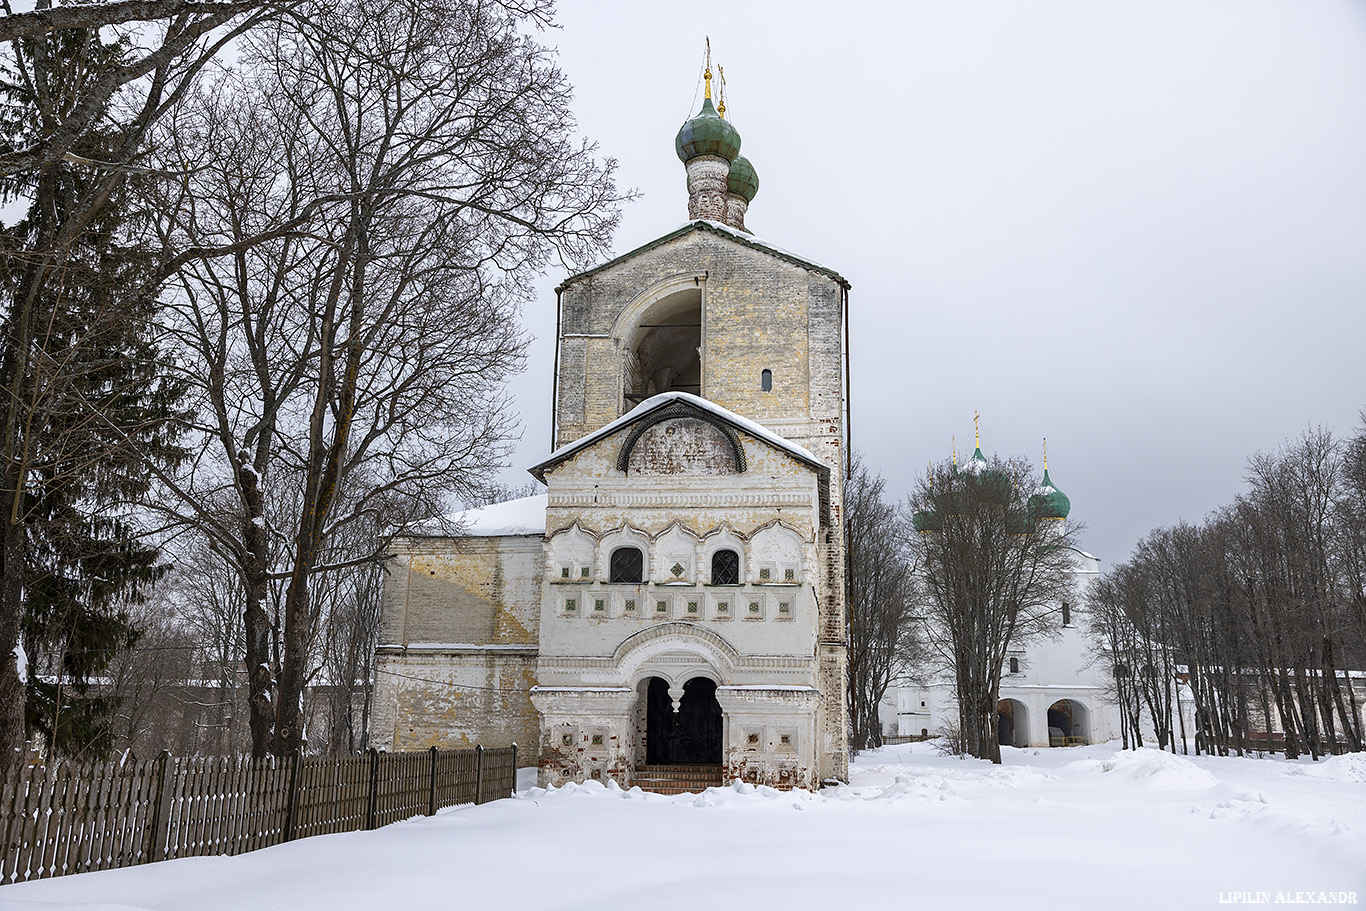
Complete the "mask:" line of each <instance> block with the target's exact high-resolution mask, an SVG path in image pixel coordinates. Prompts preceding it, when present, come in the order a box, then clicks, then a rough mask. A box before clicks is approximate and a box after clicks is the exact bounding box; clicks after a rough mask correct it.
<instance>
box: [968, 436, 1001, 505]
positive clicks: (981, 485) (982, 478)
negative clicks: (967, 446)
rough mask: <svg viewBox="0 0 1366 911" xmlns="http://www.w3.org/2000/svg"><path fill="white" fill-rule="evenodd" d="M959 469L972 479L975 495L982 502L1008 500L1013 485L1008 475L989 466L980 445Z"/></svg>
mask: <svg viewBox="0 0 1366 911" xmlns="http://www.w3.org/2000/svg"><path fill="white" fill-rule="evenodd" d="M961 470H962V472H963V474H964V475H966V476H967V477H969V478H971V479H972V483H973V484H974V485H975V486H976V488H977V490H978V494H977V496H978V497H980V498H981V499H982V501H983V502H988V503H1005V502H1007V501H1009V500H1010V496H1011V489H1012V487H1013V485H1012V483H1011V480H1010V476H1009V475H1007V474H1006V473H1005V472H1003V471H998V470H997V469H995V468H992V467H991V463H990V462H988V461H987V457H986V456H985V455H983V454H982V447H981V446H978V447H977V449H976V450H975V451H974V452H973V454H972V458H970V459H968V460H967V461H966V462H965V463H963V467H962V469H961Z"/></svg>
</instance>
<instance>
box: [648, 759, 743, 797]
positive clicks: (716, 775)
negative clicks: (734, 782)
mask: <svg viewBox="0 0 1366 911" xmlns="http://www.w3.org/2000/svg"><path fill="white" fill-rule="evenodd" d="M631 784H632V785H635V786H637V787H639V788H640V789H641V790H642V791H651V792H653V793H655V794H696V793H698V792H700V791H705V790H706V789H707V788H715V787H720V785H721V784H722V779H721V766H719V765H646V766H640V767H639V768H637V769H636V771H635V774H634V775H632V776H631Z"/></svg>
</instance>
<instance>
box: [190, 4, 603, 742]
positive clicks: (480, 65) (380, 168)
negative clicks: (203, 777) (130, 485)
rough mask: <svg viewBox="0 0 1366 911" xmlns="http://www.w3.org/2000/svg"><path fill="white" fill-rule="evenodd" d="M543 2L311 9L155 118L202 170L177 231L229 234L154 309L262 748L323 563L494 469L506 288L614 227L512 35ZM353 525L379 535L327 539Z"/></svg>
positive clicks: (303, 634) (270, 736)
mask: <svg viewBox="0 0 1366 911" xmlns="http://www.w3.org/2000/svg"><path fill="white" fill-rule="evenodd" d="M548 15H549V4H539V3H538V4H529V5H527V7H526V8H525V9H520V8H514V7H512V6H508V7H504V6H499V5H496V4H473V3H463V2H428V0H382V2H368V3H360V2H343V3H341V4H324V3H317V4H315V5H306V6H303V7H300V10H299V21H301V22H302V23H304V24H302V25H297V26H294V27H291V28H288V29H286V28H283V27H281V28H276V29H271V30H259V31H258V32H255V33H253V36H252V37H251V38H250V40H248V41H245V42H244V54H243V57H242V62H241V66H240V67H239V69H238V70H237V71H235V72H234V73H233V74H230V75H227V76H224V77H223V78H222V80H221V81H220V82H219V83H218V84H216V85H215V86H213V87H212V88H211V89H210V90H208V91H206V92H205V93H204V94H203V96H202V97H201V99H200V101H201V104H200V105H199V106H198V107H197V108H196V109H195V110H194V111H193V112H191V111H189V110H188V109H187V110H185V111H184V112H183V116H182V117H180V118H178V119H177V121H176V122H175V123H174V124H173V125H172V127H171V129H170V130H169V131H168V136H167V143H168V145H169V144H172V143H175V142H179V143H180V144H179V146H178V152H179V154H180V157H179V158H178V159H176V160H174V161H171V162H168V166H172V167H175V168H178V169H180V170H184V171H186V172H187V173H192V174H193V175H194V176H193V178H192V179H191V180H189V181H187V183H186V184H185V186H184V188H183V190H182V197H181V198H180V199H176V200H168V204H167V205H166V206H165V207H164V209H165V211H167V212H169V213H175V214H176V216H177V217H176V219H175V220H173V221H169V222H168V223H167V224H166V225H165V228H164V230H165V237H166V239H167V243H168V245H169V244H172V243H178V244H179V245H181V246H183V247H185V248H187V249H219V250H222V249H231V250H233V251H234V253H233V255H231V256H229V257H222V258H218V259H214V258H206V259H203V260H195V261H191V262H188V263H186V267H185V269H184V270H183V272H182V273H181V276H180V296H179V299H178V300H177V301H176V302H175V303H174V305H173V310H174V316H175V318H174V319H173V320H172V321H170V323H169V324H168V327H167V329H168V332H169V333H170V335H171V336H172V337H173V338H174V341H175V344H177V345H178V346H179V348H180V350H181V351H183V352H184V360H185V363H186V364H187V366H188V367H189V369H188V372H187V377H186V379H187V382H189V383H190V384H191V386H192V388H193V389H194V390H195V394H196V395H197V397H198V406H199V414H200V415H201V418H200V420H199V421H198V423H197V424H196V426H195V427H194V432H195V433H196V434H197V435H198V438H199V439H200V440H201V441H202V449H201V453H202V454H201V456H200V458H199V460H198V461H197V462H196V463H195V465H194V466H193V470H192V471H191V472H190V473H188V474H186V475H184V476H180V477H176V478H166V479H165V481H166V484H167V487H168V489H169V490H171V491H172V492H173V493H174V494H175V495H176V497H177V498H178V503H179V505H178V506H177V507H176V511H177V512H178V514H179V515H180V517H181V518H183V519H184V520H185V521H189V522H191V523H193V524H194V525H195V526H196V527H197V528H198V529H199V530H200V532H201V533H203V534H204V535H206V536H208V537H210V538H211V539H212V540H213V542H214V543H213V546H214V548H215V549H216V550H217V551H218V552H220V553H222V554H224V555H225V556H226V557H228V559H229V560H230V561H231V563H232V565H233V566H234V568H235V569H236V570H237V571H238V572H239V573H240V575H241V578H242V580H243V590H244V592H245V604H244V613H245V637H246V665H247V669H248V676H249V686H250V697H249V704H250V712H251V729H252V742H253V752H254V753H255V754H256V755H262V754H264V753H266V752H267V751H276V752H285V751H289V750H292V749H295V748H297V747H298V746H299V745H300V743H301V739H302V729H303V717H302V714H301V711H302V708H301V706H302V695H303V691H304V687H305V685H306V684H307V682H308V680H309V678H310V675H311V674H313V673H315V671H316V669H317V665H316V664H314V663H313V659H312V658H311V657H310V656H315V655H316V654H317V648H316V642H315V641H314V640H315V637H316V635H317V632H318V630H319V629H321V628H322V627H323V626H324V625H325V624H323V622H322V620H323V618H324V613H325V612H324V611H323V610H322V609H321V608H320V606H319V605H318V604H317V603H316V602H315V593H316V585H317V580H318V579H319V578H320V577H321V576H322V575H324V574H327V573H331V572H337V571H343V570H350V569H351V568H354V567H360V566H366V565H374V564H376V563H378V562H379V561H380V560H382V558H383V556H384V553H385V548H386V546H387V544H386V542H387V540H388V538H389V536H391V535H392V534H395V533H397V532H399V531H401V530H402V528H403V527H404V526H405V525H406V524H407V523H410V522H412V521H414V520H416V519H418V518H425V517H427V516H430V515H432V514H434V513H438V512H440V511H441V508H442V506H443V504H444V502H445V501H446V498H447V497H448V496H449V495H451V494H453V495H454V496H455V497H457V498H461V499H473V498H474V497H476V496H477V495H478V493H479V491H480V490H481V488H482V487H483V486H484V485H486V484H487V483H488V482H489V481H491V479H492V476H493V473H494V471H495V470H496V469H497V468H498V467H500V466H501V462H502V459H503V457H504V453H505V452H506V440H507V439H508V438H509V435H510V433H511V431H512V425H511V423H510V420H509V418H508V415H507V411H506V408H505V406H504V402H503V399H502V396H501V393H500V382H501V380H502V379H503V378H504V377H505V376H506V375H507V374H508V373H509V372H510V371H511V370H513V369H516V368H517V367H518V366H519V365H520V363H521V357H522V351H523V348H524V344H525V340H524V339H523V337H522V336H521V335H520V334H519V333H518V332H517V330H516V328H515V322H514V317H515V313H516V308H517V306H518V303H519V301H520V300H521V299H522V298H523V297H524V296H525V295H526V294H527V293H529V289H530V279H531V277H532V276H533V275H535V274H536V273H537V272H538V271H539V270H540V269H541V268H542V267H543V266H544V264H545V263H546V261H547V257H549V256H551V255H554V254H555V253H557V252H558V254H559V255H560V256H561V257H562V258H565V259H566V260H568V261H571V262H576V263H582V262H586V261H587V260H588V259H589V258H591V257H592V256H595V255H597V254H598V253H600V252H601V251H602V250H604V249H605V245H606V243H607V240H608V238H609V236H610V232H611V230H612V228H613V227H614V225H615V221H616V213H617V203H618V201H619V199H620V196H619V194H617V192H616V190H615V188H614V185H613V182H612V170H613V163H612V162H610V161H609V162H607V163H605V164H602V163H599V162H597V161H596V159H595V158H594V155H593V153H594V149H593V147H592V146H590V145H586V144H582V143H576V142H575V141H573V140H572V139H571V135H572V133H573V129H574V124H573V121H572V118H571V117H570V114H569V112H568V108H567V98H568V88H567V86H566V84H565V81H564V78H563V76H562V75H561V74H560V73H559V71H558V70H557V69H556V68H555V66H554V65H553V61H552V59H551V55H550V52H548V51H547V50H546V49H545V48H543V47H541V46H540V45H538V44H537V43H535V41H533V40H532V39H531V38H529V37H527V35H526V34H525V32H526V27H527V25H528V24H536V23H540V22H543V21H545V20H546V19H547V18H548ZM208 150H211V153H210V152H209V151H208ZM179 213H188V216H186V217H180V215H179ZM280 226H285V227H286V228H287V230H286V229H283V228H281V227H280ZM262 237H271V238H272V239H271V240H268V241H266V242H261V241H260V238H262ZM224 498H226V499H227V500H231V501H232V507H231V510H230V511H229V512H226V513H225V512H224V511H222V510H209V509H206V508H204V507H203V506H202V505H201V504H202V503H204V502H218V501H220V500H222V499H224ZM350 523H361V524H363V525H364V526H366V527H368V528H372V529H385V530H386V531H385V532H384V533H383V534H377V535H376V536H375V537H373V538H371V539H369V540H368V541H367V542H366V546H364V547H361V548H359V549H355V548H339V547H338V546H336V542H337V540H338V535H339V534H340V530H341V529H342V528H344V527H345V526H346V525H348V524H350ZM352 540H354V538H353V539H352ZM276 585H281V586H283V594H282V596H281V600H280V602H279V611H278V614H273V613H272V610H271V597H272V588H273V586H276Z"/></svg>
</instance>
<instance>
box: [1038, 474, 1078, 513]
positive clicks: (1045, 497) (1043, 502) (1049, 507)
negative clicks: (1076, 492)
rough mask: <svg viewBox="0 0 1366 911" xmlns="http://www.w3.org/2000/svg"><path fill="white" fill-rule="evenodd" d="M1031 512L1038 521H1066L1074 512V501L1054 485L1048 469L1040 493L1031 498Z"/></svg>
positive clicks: (1041, 482)
mask: <svg viewBox="0 0 1366 911" xmlns="http://www.w3.org/2000/svg"><path fill="white" fill-rule="evenodd" d="M1029 511H1030V513H1031V514H1032V515H1033V516H1034V518H1036V519H1065V518H1067V514H1068V513H1070V512H1071V511H1072V501H1071V500H1070V499H1069V498H1068V496H1067V494H1065V493H1063V492H1062V491H1061V490H1059V489H1058V488H1057V487H1056V486H1055V485H1054V484H1053V480H1052V479H1051V478H1050V477H1049V476H1048V469H1047V468H1045V469H1044V470H1043V480H1042V481H1040V482H1039V490H1038V492H1037V493H1035V494H1034V495H1033V496H1032V497H1030V498H1029Z"/></svg>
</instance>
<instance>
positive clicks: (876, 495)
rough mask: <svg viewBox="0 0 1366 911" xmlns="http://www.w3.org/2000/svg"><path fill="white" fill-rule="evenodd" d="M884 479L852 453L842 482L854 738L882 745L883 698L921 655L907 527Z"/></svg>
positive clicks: (864, 744) (863, 744)
mask: <svg viewBox="0 0 1366 911" xmlns="http://www.w3.org/2000/svg"><path fill="white" fill-rule="evenodd" d="M886 486H887V483H886V481H885V480H884V479H883V478H882V477H881V476H880V475H873V474H871V473H870V472H869V471H868V466H867V465H865V464H864V462H863V460H862V458H860V457H859V456H858V455H857V454H856V455H855V456H854V459H853V463H852V465H851V467H850V476H849V481H848V483H847V484H846V485H845V489H844V517H845V519H844V520H845V533H844V534H845V537H844V540H845V564H844V565H845V571H846V573H847V574H848V588H847V590H848V602H849V622H848V638H849V642H848V675H849V685H848V698H849V723H850V746H851V747H852V748H853V749H855V750H864V749H870V748H873V747H878V746H881V745H882V725H881V722H880V721H879V719H878V705H879V704H880V703H881V702H882V698H883V696H884V695H885V694H886V692H887V688H888V687H889V686H890V685H891V684H892V681H893V680H894V679H895V678H896V677H897V675H898V674H900V673H902V672H903V671H904V669H905V668H906V667H907V666H908V665H909V664H910V663H911V662H913V661H915V660H916V658H917V657H918V650H919V641H918V635H917V634H918V632H919V630H918V629H917V622H918V619H919V618H917V617H916V616H915V613H916V605H915V599H914V572H915V568H914V565H913V562H912V561H913V559H914V555H913V551H912V549H911V546H910V541H909V535H910V529H909V527H908V523H907V522H906V520H905V517H904V516H902V515H901V514H900V512H899V511H898V509H897V505H896V503H894V502H889V501H888V500H887V498H886Z"/></svg>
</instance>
